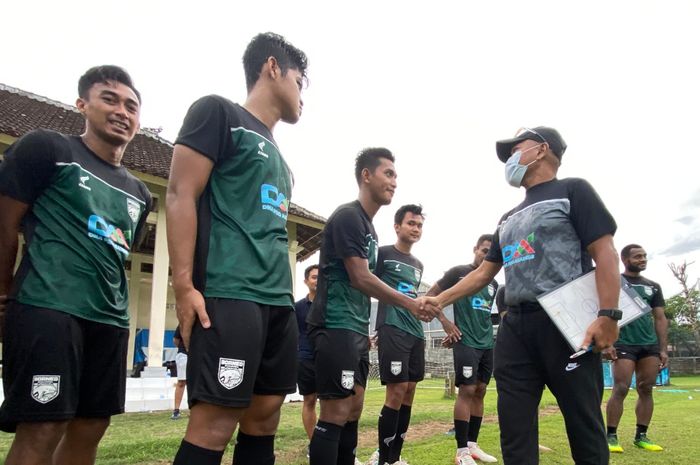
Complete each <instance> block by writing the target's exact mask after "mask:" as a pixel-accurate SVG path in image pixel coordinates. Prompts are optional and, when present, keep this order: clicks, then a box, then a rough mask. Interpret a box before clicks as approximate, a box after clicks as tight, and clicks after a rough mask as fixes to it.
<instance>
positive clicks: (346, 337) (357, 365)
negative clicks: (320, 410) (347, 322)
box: [309, 327, 369, 399]
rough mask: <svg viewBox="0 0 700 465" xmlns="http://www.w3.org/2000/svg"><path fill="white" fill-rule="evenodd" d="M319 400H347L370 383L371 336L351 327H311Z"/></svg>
mask: <svg viewBox="0 0 700 465" xmlns="http://www.w3.org/2000/svg"><path fill="white" fill-rule="evenodd" d="M309 338H310V339H311V342H312V344H313V345H314V355H315V362H316V363H315V366H316V392H317V393H318V398H319V399H344V398H346V397H349V396H351V395H354V394H355V389H354V387H355V384H358V385H360V386H362V387H363V388H364V387H366V386H367V375H368V373H369V337H368V336H367V335H364V334H360V333H357V332H355V331H350V330H349V329H330V328H314V327H310V328H309Z"/></svg>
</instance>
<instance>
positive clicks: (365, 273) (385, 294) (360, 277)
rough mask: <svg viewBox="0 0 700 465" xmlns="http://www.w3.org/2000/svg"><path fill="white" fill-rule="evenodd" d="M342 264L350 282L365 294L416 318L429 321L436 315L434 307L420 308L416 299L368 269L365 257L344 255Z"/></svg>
mask: <svg viewBox="0 0 700 465" xmlns="http://www.w3.org/2000/svg"><path fill="white" fill-rule="evenodd" d="M343 264H344V265H345V269H346V270H347V272H348V276H349V277H350V284H351V285H352V287H354V288H355V289H358V290H359V291H360V292H362V293H363V294H365V295H368V296H370V297H374V298H375V299H377V300H380V301H382V302H384V303H387V304H392V305H396V306H398V307H402V308H405V309H406V310H408V311H409V312H411V313H412V314H414V315H415V316H416V317H417V318H419V319H421V320H423V321H430V320H432V319H433V318H435V317H436V316H437V311H436V309H435V308H433V307H431V306H428V307H426V308H423V309H421V308H420V305H419V304H418V301H416V300H414V299H412V298H410V297H408V296H407V295H405V294H402V293H400V292H399V291H396V290H394V289H392V288H391V287H389V286H388V285H387V284H386V283H385V282H384V281H382V280H381V279H379V278H377V277H376V276H375V275H374V274H372V273H371V272H370V271H369V266H368V264H367V259H366V258H361V257H346V258H344V259H343Z"/></svg>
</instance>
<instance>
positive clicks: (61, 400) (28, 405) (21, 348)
mask: <svg viewBox="0 0 700 465" xmlns="http://www.w3.org/2000/svg"><path fill="white" fill-rule="evenodd" d="M128 343H129V330H128V329H126V328H119V327H117V326H112V325H107V324H102V323H96V322H94V321H89V320H85V319H82V318H78V317H75V316H73V315H70V314H68V313H64V312H61V311H58V310H51V309H46V308H39V307H34V306H31V305H24V304H20V303H18V302H11V303H10V304H9V305H8V307H7V311H6V313H5V340H4V341H3V346H2V358H3V363H4V366H3V380H2V381H3V387H4V390H5V401H4V402H3V404H2V407H0V429H2V430H3V431H6V432H14V431H15V430H16V428H17V424H18V423H29V422H48V421H65V420H70V419H72V418H75V417H79V418H107V417H110V416H112V415H116V414H119V413H123V412H124V400H125V393H126V352H127V346H128Z"/></svg>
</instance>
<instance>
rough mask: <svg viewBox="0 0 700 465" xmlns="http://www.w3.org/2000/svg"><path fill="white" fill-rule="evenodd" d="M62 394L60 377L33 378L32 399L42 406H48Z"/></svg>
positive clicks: (44, 376)
mask: <svg viewBox="0 0 700 465" xmlns="http://www.w3.org/2000/svg"><path fill="white" fill-rule="evenodd" d="M60 392H61V377H60V376H59V375H35V376H34V377H32V399H34V400H35V401H37V402H39V403H40V404H47V403H49V402H51V401H52V400H54V399H55V398H56V397H58V394H59V393H60Z"/></svg>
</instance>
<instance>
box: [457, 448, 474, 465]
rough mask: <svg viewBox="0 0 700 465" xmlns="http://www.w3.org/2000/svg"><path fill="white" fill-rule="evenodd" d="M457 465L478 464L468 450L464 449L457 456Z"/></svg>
mask: <svg viewBox="0 0 700 465" xmlns="http://www.w3.org/2000/svg"><path fill="white" fill-rule="evenodd" d="M455 465H476V462H475V461H474V459H473V458H472V456H471V455H470V454H469V452H468V451H466V450H465V451H463V452H461V453H459V454H457V456H456V457H455Z"/></svg>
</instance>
